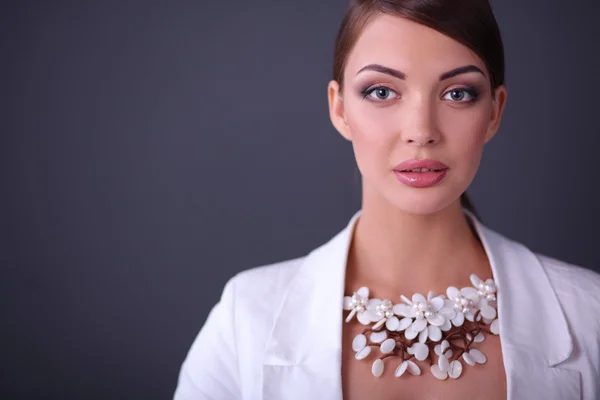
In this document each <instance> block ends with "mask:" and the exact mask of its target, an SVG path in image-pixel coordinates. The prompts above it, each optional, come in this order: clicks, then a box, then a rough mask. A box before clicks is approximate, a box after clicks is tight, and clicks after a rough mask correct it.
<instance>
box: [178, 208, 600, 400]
mask: <svg viewBox="0 0 600 400" xmlns="http://www.w3.org/2000/svg"><path fill="white" fill-rule="evenodd" d="M463 211H464V212H465V214H466V215H467V216H468V217H469V218H471V220H472V221H473V225H474V227H475V228H476V231H477V232H478V234H479V237H480V238H481V241H482V243H483V246H484V249H485V252H486V253H487V256H488V258H489V260H490V263H491V268H492V272H493V279H494V280H495V281H496V284H497V287H498V292H499V296H498V318H499V324H500V341H501V343H502V346H501V347H502V358H503V361H504V367H505V370H506V377H507V384H508V387H507V389H508V399H509V400H516V399H527V400H547V399H552V400H554V399H561V400H563V399H564V400H575V399H584V400H597V399H600V295H599V293H600V274H597V273H595V272H593V271H591V270H587V269H584V268H581V267H578V266H575V265H571V264H568V263H565V262H562V261H558V260H556V259H552V258H549V257H546V256H543V255H540V254H536V253H533V252H532V251H531V250H529V249H528V248H527V247H525V246H523V245H522V244H520V243H517V242H515V241H512V240H510V239H508V238H506V237H504V236H502V235H501V234H499V233H497V232H495V231H493V230H491V229H490V228H487V227H486V226H484V225H483V224H482V223H481V222H480V221H479V220H477V218H475V216H474V215H473V214H471V213H470V212H468V211H467V210H463ZM360 214H361V210H359V211H358V212H357V213H356V214H355V215H354V216H353V217H352V219H351V220H350V223H349V224H348V226H347V227H346V228H344V229H343V230H342V231H341V232H339V233H338V234H337V235H335V237H333V238H332V239H331V240H329V241H328V242H327V243H325V244H323V245H322V246H320V247H318V248H316V249H314V250H313V251H311V252H310V253H309V254H308V255H306V256H304V257H300V258H296V259H291V260H287V261H282V262H278V263H274V264H270V265H264V266H261V267H256V268H252V269H249V270H246V271H243V272H241V273H239V274H237V275H236V276H235V277H233V278H231V279H230V280H229V281H228V282H227V284H226V285H225V288H224V290H223V293H222V297H221V300H220V301H219V302H218V303H217V304H216V305H215V306H214V308H213V309H212V311H211V312H210V314H209V316H208V318H207V320H206V322H205V324H204V326H203V327H202V329H201V330H200V333H199V334H198V336H197V337H196V339H195V341H194V342H193V344H192V346H191V348H190V350H189V353H188V354H187V357H186V359H185V361H184V362H183V364H182V366H181V370H180V372H179V381H178V385H177V388H176V390H175V394H174V399H175V400H191V399H195V400H198V399H202V400H208V399H211V400H228V399H244V400H259V399H261V400H284V399H285V400H296V399H298V400H307V399H308V400H317V399H318V400H329V399H331V400H341V399H342V386H341V347H342V343H341V342H342V323H343V320H344V316H343V311H342V301H343V300H342V299H343V297H344V294H345V293H344V281H345V269H346V261H347V255H348V249H349V245H350V241H351V239H352V232H353V228H354V226H355V222H356V220H357V219H358V217H359V216H360ZM393 379H395V378H393Z"/></svg>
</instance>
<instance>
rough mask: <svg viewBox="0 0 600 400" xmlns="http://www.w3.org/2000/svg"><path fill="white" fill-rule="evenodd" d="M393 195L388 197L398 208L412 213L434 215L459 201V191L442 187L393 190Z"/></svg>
mask: <svg viewBox="0 0 600 400" xmlns="http://www.w3.org/2000/svg"><path fill="white" fill-rule="evenodd" d="M395 192H396V193H394V196H393V197H391V198H388V200H389V201H390V203H392V204H393V205H394V206H395V207H396V208H398V209H399V210H401V211H403V212H405V213H407V214H414V215H423V216H425V215H434V214H437V213H439V212H441V211H443V210H445V209H446V208H448V207H450V206H451V205H452V204H455V203H456V202H459V203H460V193H462V192H460V193H458V192H457V193H454V191H452V193H449V191H448V190H443V188H441V187H438V188H428V189H412V188H407V190H403V191H402V192H403V193H401V194H398V191H395Z"/></svg>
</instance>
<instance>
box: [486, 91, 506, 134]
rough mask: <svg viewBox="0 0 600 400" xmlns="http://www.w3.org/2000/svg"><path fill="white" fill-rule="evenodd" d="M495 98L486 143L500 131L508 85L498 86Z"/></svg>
mask: <svg viewBox="0 0 600 400" xmlns="http://www.w3.org/2000/svg"><path fill="white" fill-rule="evenodd" d="M495 92H496V93H495V96H494V100H493V102H492V116H491V120H490V124H489V126H488V130H487V132H486V134H485V141H484V143H487V142H489V141H490V140H491V139H492V138H493V137H494V135H496V132H498V128H499V127H500V120H501V119H502V113H503V111H504V106H505V105H506V96H507V93H506V87H505V86H504V85H500V86H498V87H497V88H496V91H495Z"/></svg>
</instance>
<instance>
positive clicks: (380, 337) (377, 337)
mask: <svg viewBox="0 0 600 400" xmlns="http://www.w3.org/2000/svg"><path fill="white" fill-rule="evenodd" d="M385 339H387V332H386V331H385V330H383V331H379V332H373V333H371V342H373V343H381V342H383V341H384V340H385Z"/></svg>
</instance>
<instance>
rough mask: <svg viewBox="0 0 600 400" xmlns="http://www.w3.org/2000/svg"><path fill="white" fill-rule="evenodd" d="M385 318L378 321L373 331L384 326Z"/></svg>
mask: <svg viewBox="0 0 600 400" xmlns="http://www.w3.org/2000/svg"><path fill="white" fill-rule="evenodd" d="M385 321H386V318H382V319H380V320H379V321H378V322H377V323H376V324H375V325H373V329H379V328H380V327H381V326H383V324H385Z"/></svg>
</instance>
